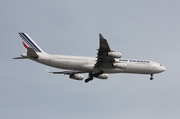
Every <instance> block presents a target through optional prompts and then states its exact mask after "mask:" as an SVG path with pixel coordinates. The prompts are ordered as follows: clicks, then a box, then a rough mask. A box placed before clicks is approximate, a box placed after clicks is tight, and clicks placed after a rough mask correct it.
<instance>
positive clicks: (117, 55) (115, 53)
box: [107, 51, 122, 58]
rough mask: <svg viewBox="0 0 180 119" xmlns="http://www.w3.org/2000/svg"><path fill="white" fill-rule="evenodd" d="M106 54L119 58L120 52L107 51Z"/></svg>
mask: <svg viewBox="0 0 180 119" xmlns="http://www.w3.org/2000/svg"><path fill="white" fill-rule="evenodd" d="M107 55H108V56H110V57H113V58H121V56H122V54H121V53H120V52H113V51H112V52H108V53H107Z"/></svg>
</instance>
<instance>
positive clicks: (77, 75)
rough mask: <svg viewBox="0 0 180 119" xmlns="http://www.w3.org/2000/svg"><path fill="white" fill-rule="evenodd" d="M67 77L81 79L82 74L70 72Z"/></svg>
mask: <svg viewBox="0 0 180 119" xmlns="http://www.w3.org/2000/svg"><path fill="white" fill-rule="evenodd" d="M69 78H71V79H75V80H83V78H84V76H83V75H82V74H70V75H69Z"/></svg>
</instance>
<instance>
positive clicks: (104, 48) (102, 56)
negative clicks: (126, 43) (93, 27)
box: [95, 34, 115, 68]
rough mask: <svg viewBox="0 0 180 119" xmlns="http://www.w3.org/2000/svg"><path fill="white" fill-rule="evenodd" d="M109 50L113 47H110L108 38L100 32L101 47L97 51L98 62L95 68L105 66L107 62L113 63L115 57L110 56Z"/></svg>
mask: <svg viewBox="0 0 180 119" xmlns="http://www.w3.org/2000/svg"><path fill="white" fill-rule="evenodd" d="M108 52H111V49H110V47H109V44H108V42H107V40H106V39H105V38H104V37H103V36H102V35H101V34H99V49H98V53H97V55H98V56H97V62H96V64H95V68H99V67H101V66H103V65H104V64H105V63H109V64H110V63H113V62H115V59H114V58H112V57H110V56H108V55H107V54H108Z"/></svg>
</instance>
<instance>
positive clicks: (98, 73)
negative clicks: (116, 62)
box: [85, 70, 104, 83]
mask: <svg viewBox="0 0 180 119" xmlns="http://www.w3.org/2000/svg"><path fill="white" fill-rule="evenodd" d="M103 73H104V71H102V70H99V71H98V72H97V73H95V74H93V73H92V72H90V73H89V77H88V78H87V79H85V83H88V82H89V81H91V80H93V77H98V76H99V75H101V74H103Z"/></svg>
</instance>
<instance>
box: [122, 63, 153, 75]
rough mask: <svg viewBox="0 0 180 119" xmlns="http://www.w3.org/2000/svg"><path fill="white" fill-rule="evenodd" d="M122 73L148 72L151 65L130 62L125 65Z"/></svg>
mask: <svg viewBox="0 0 180 119" xmlns="http://www.w3.org/2000/svg"><path fill="white" fill-rule="evenodd" d="M124 73H137V74H150V73H151V66H150V65H149V64H142V63H131V64H128V65H127V68H126V69H125V70H124Z"/></svg>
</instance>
